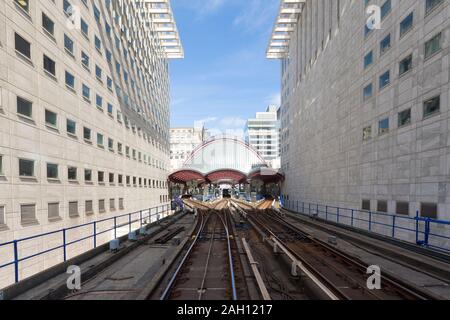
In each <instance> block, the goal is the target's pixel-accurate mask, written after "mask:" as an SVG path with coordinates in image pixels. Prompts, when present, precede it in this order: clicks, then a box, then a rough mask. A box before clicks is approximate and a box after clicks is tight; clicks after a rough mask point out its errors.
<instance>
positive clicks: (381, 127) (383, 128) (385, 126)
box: [378, 118, 389, 134]
mask: <svg viewBox="0 0 450 320" xmlns="http://www.w3.org/2000/svg"><path fill="white" fill-rule="evenodd" d="M388 132H389V118H385V119H382V120H380V121H379V122H378V134H384V133H388Z"/></svg>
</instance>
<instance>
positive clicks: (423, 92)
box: [267, 0, 450, 220]
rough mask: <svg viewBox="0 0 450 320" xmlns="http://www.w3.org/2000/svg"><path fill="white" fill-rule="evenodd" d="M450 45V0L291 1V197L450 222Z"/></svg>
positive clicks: (283, 29)
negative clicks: (449, 147)
mask: <svg viewBox="0 0 450 320" xmlns="http://www.w3.org/2000/svg"><path fill="white" fill-rule="evenodd" d="M368 9H369V10H368ZM370 9H372V10H370ZM373 9H375V10H373ZM367 11H371V12H372V13H371V14H372V17H374V18H375V20H373V19H372V18H371V16H370V14H368V13H367ZM378 13H379V14H378ZM378 18H379V20H378ZM368 21H369V22H370V23H368V24H367V22H368ZM372 21H373V22H377V21H380V25H379V28H377V27H376V23H375V24H373V23H372ZM373 26H375V28H373ZM449 48H450V3H449V2H448V1H444V0H426V1H424V0H401V1H400V0H366V1H350V0H341V1H334V0H325V1H315V0H312V1H311V0H306V1H300V0H299V1H281V7H280V14H279V16H278V18H277V23H276V25H275V28H274V33H273V36H272V39H271V42H270V45H269V49H268V52H267V56H268V58H275V59H281V62H282V63H281V64H282V68H281V69H282V92H281V96H282V106H281V128H282V131H281V140H282V146H281V161H282V169H283V171H284V173H285V177H286V181H285V183H284V186H283V194H284V195H285V196H286V198H288V199H291V200H300V201H309V202H315V203H322V204H330V205H336V206H342V207H350V208H357V209H362V210H367V211H369V210H372V211H379V212H389V213H393V214H398V215H404V216H410V217H413V216H415V215H416V212H417V211H418V212H419V214H420V215H421V216H423V217H430V218H438V219H446V220H448V219H450V180H449V174H450V152H449V149H448V146H449V143H450V140H449V137H450V135H449V132H450V131H449V128H448V123H449V114H448V111H449V99H450V84H449V78H450V69H449V59H450V53H449Z"/></svg>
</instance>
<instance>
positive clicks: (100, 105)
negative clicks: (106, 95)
mask: <svg viewBox="0 0 450 320" xmlns="http://www.w3.org/2000/svg"><path fill="white" fill-rule="evenodd" d="M95 101H96V105H97V107H98V108H100V109H103V98H102V97H101V96H99V95H98V94H97V95H96V97H95Z"/></svg>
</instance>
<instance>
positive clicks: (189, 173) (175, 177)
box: [169, 169, 205, 184]
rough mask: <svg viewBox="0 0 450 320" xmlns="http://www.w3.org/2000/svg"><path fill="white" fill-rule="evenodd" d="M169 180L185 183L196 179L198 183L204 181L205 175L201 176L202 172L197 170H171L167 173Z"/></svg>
mask: <svg viewBox="0 0 450 320" xmlns="http://www.w3.org/2000/svg"><path fill="white" fill-rule="evenodd" d="M169 180H170V181H171V182H173V183H183V184H186V183H187V182H189V181H197V182H198V183H199V184H201V183H204V182H205V177H204V176H203V173H201V172H199V171H196V170H191V169H184V170H178V171H175V172H173V173H172V174H171V175H169Z"/></svg>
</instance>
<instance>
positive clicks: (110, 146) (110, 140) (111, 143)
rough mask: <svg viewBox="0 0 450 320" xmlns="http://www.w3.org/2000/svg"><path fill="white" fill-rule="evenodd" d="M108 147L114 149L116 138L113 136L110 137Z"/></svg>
mask: <svg viewBox="0 0 450 320" xmlns="http://www.w3.org/2000/svg"><path fill="white" fill-rule="evenodd" d="M108 148H109V150H114V140H113V139H111V138H108Z"/></svg>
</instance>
